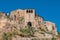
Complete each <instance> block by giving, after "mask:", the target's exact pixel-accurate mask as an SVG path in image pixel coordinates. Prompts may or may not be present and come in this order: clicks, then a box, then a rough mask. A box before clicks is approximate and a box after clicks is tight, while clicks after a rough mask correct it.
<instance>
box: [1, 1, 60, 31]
mask: <svg viewBox="0 0 60 40" xmlns="http://www.w3.org/2000/svg"><path fill="white" fill-rule="evenodd" d="M18 8H20V9H27V8H33V9H35V10H36V13H37V14H38V15H39V16H42V17H43V18H44V20H46V21H51V22H54V23H55V24H56V27H57V30H58V31H59V32H60V1H59V0H0V11H1V12H6V13H9V12H10V11H12V10H16V9H18Z"/></svg>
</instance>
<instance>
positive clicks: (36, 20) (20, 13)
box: [10, 9, 44, 28]
mask: <svg viewBox="0 0 60 40" xmlns="http://www.w3.org/2000/svg"><path fill="white" fill-rule="evenodd" d="M10 17H12V18H13V20H16V21H17V22H19V21H18V20H19V18H21V17H23V18H24V25H25V26H27V25H30V26H32V27H35V28H38V27H41V28H43V26H44V25H43V18H42V17H38V16H36V14H35V10H34V9H25V10H21V9H18V10H15V11H12V12H11V14H10Z"/></svg>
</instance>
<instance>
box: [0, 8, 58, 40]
mask: <svg viewBox="0 0 60 40" xmlns="http://www.w3.org/2000/svg"><path fill="white" fill-rule="evenodd" d="M56 35H58V33H57V28H56V26H55V24H54V23H52V22H49V21H44V20H43V18H42V17H40V16H38V15H36V13H35V10H34V9H25V10H22V9H18V10H14V11H11V13H10V16H8V15H6V14H5V13H2V12H1V13H0V40H43V39H46V38H53V37H56ZM56 38H57V37H56ZM48 40H50V39H48Z"/></svg>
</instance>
